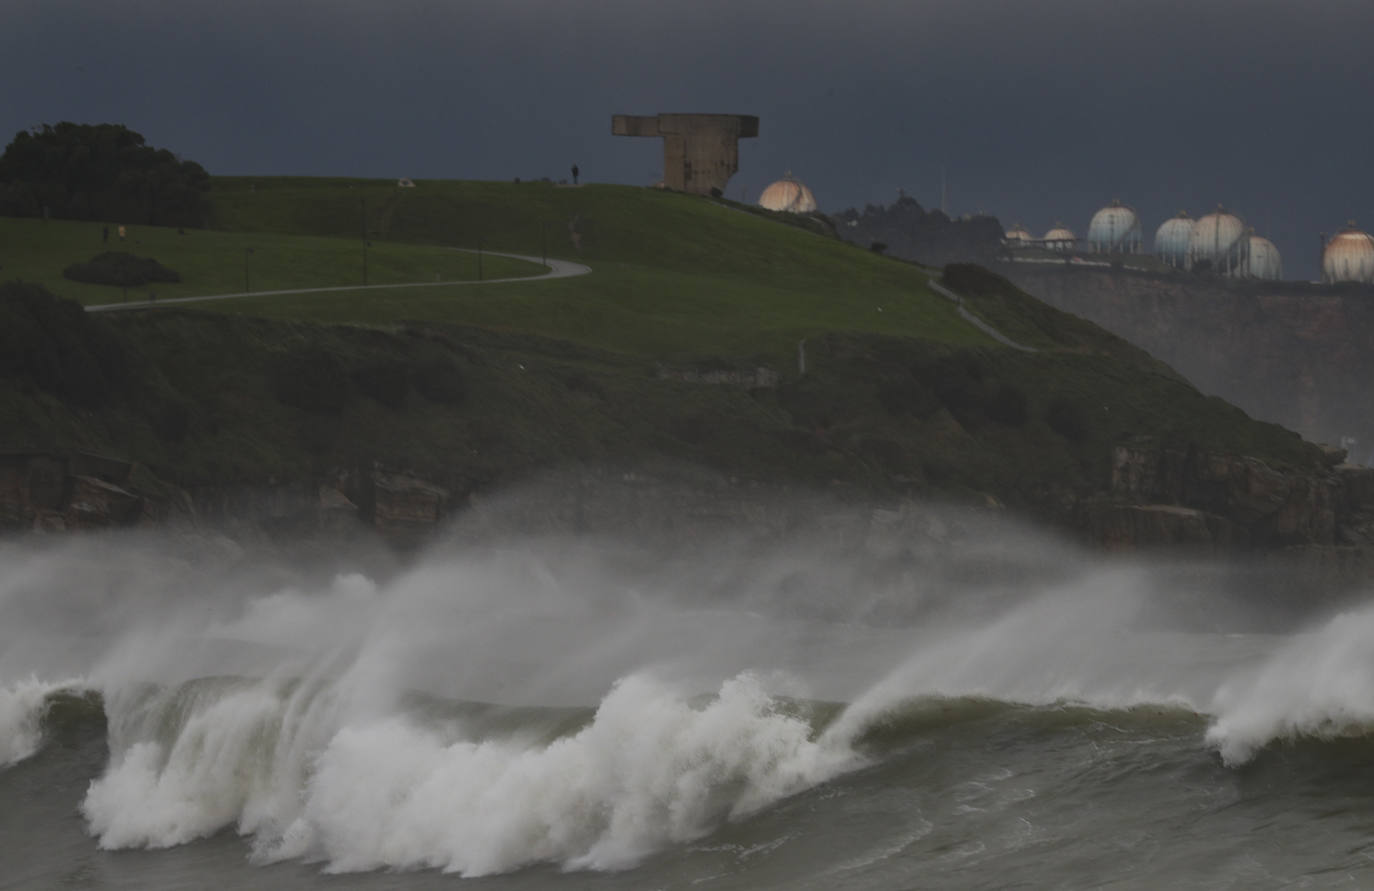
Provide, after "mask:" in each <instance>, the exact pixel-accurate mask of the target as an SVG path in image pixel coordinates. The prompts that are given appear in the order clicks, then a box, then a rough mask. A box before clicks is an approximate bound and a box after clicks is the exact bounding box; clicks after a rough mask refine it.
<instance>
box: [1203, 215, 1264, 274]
mask: <svg viewBox="0 0 1374 891" xmlns="http://www.w3.org/2000/svg"><path fill="white" fill-rule="evenodd" d="M1249 257H1250V233H1249V231H1248V230H1247V229H1246V228H1245V222H1244V221H1243V220H1241V218H1240V217H1238V216H1236V215H1235V214H1233V213H1228V212H1227V211H1226V209H1225V208H1223V207H1221V206H1220V205H1218V207H1217V209H1216V211H1215V212H1214V213H1209V214H1207V216H1205V217H1203V218H1202V219H1200V220H1198V221H1197V222H1196V223H1194V224H1193V230H1192V232H1191V233H1190V234H1189V236H1188V268H1189V269H1197V268H1199V267H1200V266H1202V265H1203V264H1207V265H1208V266H1209V267H1210V268H1211V270H1212V271H1213V272H1215V273H1217V274H1218V275H1228V276H1229V275H1243V274H1244V273H1245V270H1246V268H1247V267H1248V263H1249Z"/></svg>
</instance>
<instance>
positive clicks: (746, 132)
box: [611, 114, 759, 195]
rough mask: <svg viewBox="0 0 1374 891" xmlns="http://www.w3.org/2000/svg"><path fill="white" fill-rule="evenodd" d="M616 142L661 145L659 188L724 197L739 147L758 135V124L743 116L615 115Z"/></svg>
mask: <svg viewBox="0 0 1374 891" xmlns="http://www.w3.org/2000/svg"><path fill="white" fill-rule="evenodd" d="M611 133H612V134H613V135H615V136H659V137H662V139H663V185H664V187H665V188H669V189H675V190H676V191H679V192H693V193H695V194H698V195H709V194H711V193H712V192H714V193H716V194H718V195H720V194H724V193H725V184H726V183H727V182H729V181H730V177H731V176H733V175H734V174H735V173H736V171H738V170H739V141H740V140H741V139H749V138H752V137H755V136H758V135H759V119H758V118H757V117H755V116H754V115H747V114H660V115H653V116H649V115H632V114H618V115H614V116H612V117H611Z"/></svg>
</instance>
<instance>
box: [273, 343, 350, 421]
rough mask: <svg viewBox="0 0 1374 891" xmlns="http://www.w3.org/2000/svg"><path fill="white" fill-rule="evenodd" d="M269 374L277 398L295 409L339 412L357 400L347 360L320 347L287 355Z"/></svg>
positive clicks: (278, 360)
mask: <svg viewBox="0 0 1374 891" xmlns="http://www.w3.org/2000/svg"><path fill="white" fill-rule="evenodd" d="M267 374H268V384H269V386H270V387H271V388H272V393H273V395H275V396H276V397H277V400H278V401H279V402H281V403H283V404H284V405H289V406H291V407H292V408H299V409H302V410H304V411H308V412H320V413H335V412H339V411H341V410H343V407H344V406H345V405H347V404H348V402H349V400H350V399H351V398H352V397H353V392H352V391H353V382H352V379H351V377H350V375H349V374H348V370H347V369H346V368H345V367H344V362H343V360H342V359H340V358H339V357H338V356H337V355H335V354H334V353H331V352H329V351H328V350H325V349H321V348H320V347H313V346H312V347H305V348H303V349H299V350H294V351H292V352H289V353H283V354H282V355H280V356H278V357H277V358H276V359H275V360H274V361H273V362H272V363H271V366H270V367H269V368H268V372H267Z"/></svg>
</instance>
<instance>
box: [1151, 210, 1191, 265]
mask: <svg viewBox="0 0 1374 891" xmlns="http://www.w3.org/2000/svg"><path fill="white" fill-rule="evenodd" d="M1193 222H1194V220H1193V218H1192V217H1190V216H1188V211H1186V210H1181V211H1179V212H1178V216H1176V217H1173V218H1171V219H1167V220H1165V221H1164V222H1163V223H1160V225H1159V228H1158V229H1156V230H1155V255H1156V256H1158V257H1159V259H1161V260H1163V261H1164V262H1165V263H1168V264H1169V265H1170V266H1173V267H1175V268H1176V269H1183V268H1186V267H1187V265H1188V239H1190V238H1191V237H1192V235H1193Z"/></svg>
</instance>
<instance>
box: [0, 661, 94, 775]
mask: <svg viewBox="0 0 1374 891" xmlns="http://www.w3.org/2000/svg"><path fill="white" fill-rule="evenodd" d="M81 685H82V682H81V681H80V680H74V679H73V680H64V681H58V682H48V681H40V680H38V679H37V678H33V677H30V678H27V679H26V680H22V681H16V682H13V683H9V684H0V768H5V767H9V766H10V765H12V764H17V763H18V762H20V761H23V760H24V759H25V758H29V757H31V756H32V755H33V754H34V753H35V752H37V751H38V750H39V748H40V746H41V745H42V742H43V717H44V714H45V713H46V711H47V708H48V702H49V697H50V696H52V695H53V694H54V693H57V692H59V691H62V690H67V689H76V688H79V687H80V686H81Z"/></svg>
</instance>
